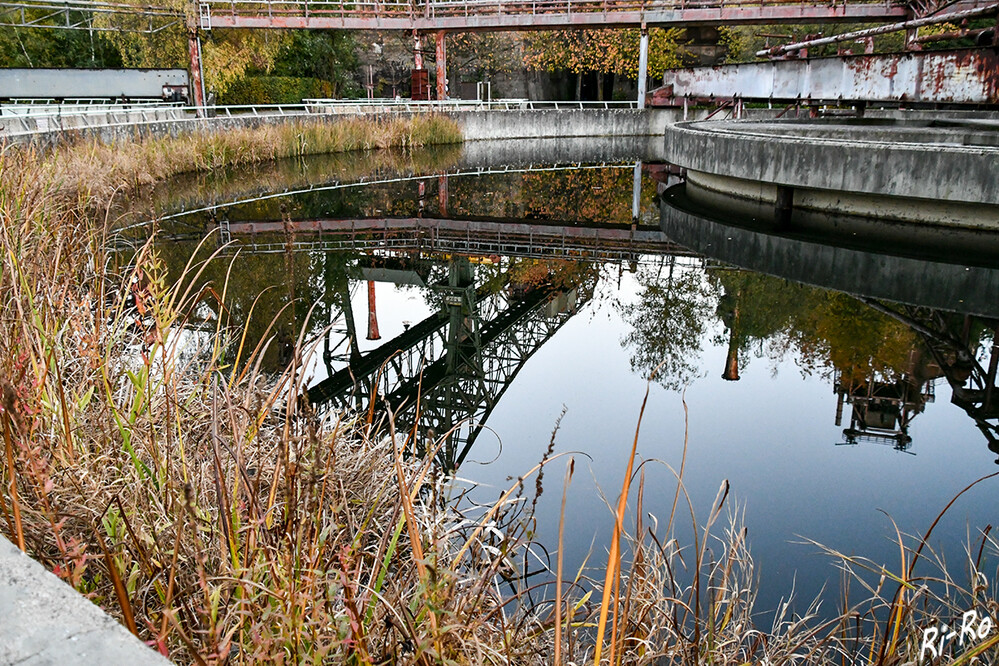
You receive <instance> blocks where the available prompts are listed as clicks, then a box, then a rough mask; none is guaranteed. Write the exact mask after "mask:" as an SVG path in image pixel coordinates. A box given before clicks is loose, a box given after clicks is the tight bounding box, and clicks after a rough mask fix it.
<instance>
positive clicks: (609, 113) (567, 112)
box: [448, 109, 682, 141]
mask: <svg viewBox="0 0 999 666" xmlns="http://www.w3.org/2000/svg"><path fill="white" fill-rule="evenodd" d="M681 114H682V112H681ZM448 115H449V116H450V117H451V118H453V119H454V120H455V121H456V122H457V123H458V124H459V125H460V126H461V129H462V133H463V134H464V136H465V140H466V141H480V140H490V139H540V138H565V137H583V136H662V135H663V133H664V132H665V131H666V125H667V124H668V123H669V122H671V121H675V120H678V119H679V118H678V116H677V110H676V109H559V110H537V111H532V110H511V111H458V112H453V113H449V114H448Z"/></svg>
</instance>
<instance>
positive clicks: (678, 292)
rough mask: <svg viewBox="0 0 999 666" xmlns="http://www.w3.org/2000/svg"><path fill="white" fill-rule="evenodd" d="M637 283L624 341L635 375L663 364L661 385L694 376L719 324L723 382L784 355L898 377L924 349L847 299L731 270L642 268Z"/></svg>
mask: <svg viewBox="0 0 999 666" xmlns="http://www.w3.org/2000/svg"><path fill="white" fill-rule="evenodd" d="M637 280H638V283H639V285H640V290H639V293H638V299H637V301H636V302H634V303H630V304H625V305H622V306H620V309H621V313H622V315H623V317H624V319H625V320H626V321H627V322H628V323H629V324H631V326H632V327H633V330H632V331H631V332H630V333H629V334H628V335H627V336H626V337H625V339H624V341H623V343H622V344H623V345H624V346H625V347H628V348H631V349H632V357H631V365H632V368H633V369H634V370H635V371H638V372H641V373H643V374H648V373H649V372H650V371H651V370H652V369H653V368H655V367H656V366H657V365H659V364H660V363H664V365H663V367H662V369H661V370H660V372H659V376H658V381H659V383H661V384H662V385H664V386H666V387H668V388H674V389H675V388H679V387H681V386H683V385H684V384H686V383H688V382H690V381H691V380H692V379H694V378H696V377H697V376H698V374H700V372H699V367H698V360H699V356H700V353H701V345H702V340H703V338H704V335H705V334H706V332H707V331H708V329H709V328H710V327H711V326H712V324H713V323H714V322H715V320H716V319H717V321H720V322H721V323H722V324H723V325H724V327H725V329H724V330H725V332H724V334H719V335H716V336H715V338H714V340H713V342H714V343H715V344H724V345H727V346H728V347H729V359H728V363H727V365H726V367H725V368H724V369H723V370H724V372H723V376H724V377H726V378H727V379H737V378H738V376H739V372H740V370H744V369H745V367H746V366H747V364H748V363H749V361H750V358H751V357H753V356H755V357H757V358H763V357H765V358H768V359H770V360H771V361H772V362H774V363H775V364H776V362H779V361H781V360H783V359H785V358H786V357H787V355H788V354H791V355H793V357H794V360H795V362H796V363H797V365H798V366H799V367H800V368H801V371H802V373H803V374H806V375H807V374H811V373H813V372H822V373H829V374H830V375H833V374H835V375H836V377H837V380H838V381H839V380H842V381H847V382H854V383H856V382H863V381H873V380H875V379H876V380H878V381H895V380H897V379H899V378H900V377H901V376H902V375H903V374H905V373H908V372H910V370H911V367H910V366H911V364H912V358H913V354H914V353H916V352H917V351H919V350H920V349H921V344H920V342H919V340H918V338H917V336H916V335H915V334H914V333H913V331H912V330H911V329H909V328H908V327H906V326H903V325H902V324H900V323H899V322H897V321H895V320H893V319H891V318H890V317H888V316H885V315H884V314H882V313H880V312H877V311H875V310H873V309H871V308H870V307H868V306H867V305H865V304H863V303H861V302H860V301H858V300H856V299H854V298H853V297H851V296H848V295H846V294H840V293H837V292H831V291H827V290H824V289H819V288H815V287H808V286H805V285H800V284H795V283H790V282H788V281H786V280H783V279H780V278H774V277H770V276H767V275H762V274H759V273H752V272H748V271H741V270H735V269H728V268H709V269H707V271H704V270H702V269H700V268H689V267H686V268H684V267H679V266H674V265H660V266H658V267H643V268H641V269H640V270H639V272H638V275H637Z"/></svg>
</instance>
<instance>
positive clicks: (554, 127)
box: [0, 109, 682, 148]
mask: <svg viewBox="0 0 999 666" xmlns="http://www.w3.org/2000/svg"><path fill="white" fill-rule="evenodd" d="M136 113H138V112H136ZM411 115H413V114H412V113H380V114H366V115H365V117H368V118H376V119H378V118H398V117H409V116H411ZM444 115H446V116H448V117H450V118H452V119H454V120H455V122H457V123H458V125H459V126H460V127H461V129H462V133H463V134H464V137H465V140H466V141H480V140H491V139H538V138H564V137H585V136H662V135H663V133H664V132H665V131H666V126H667V124H668V123H669V122H673V121H676V120H679V119H680V118H681V117H682V112H681V111H679V110H678V109H559V110H554V109H551V110H527V109H523V110H489V111H483V110H469V111H447V112H445V113H444ZM344 117H345V116H344V115H341V114H329V115H318V114H310V113H305V112H304V111H303V112H301V113H288V114H283V115H261V116H253V115H236V116H220V117H215V118H194V117H193V116H188V117H177V114H176V112H174V111H171V112H169V115H167V114H164V117H161V118H154V119H152V120H150V121H143V120H142V119H141V117H140V116H138V115H134V117H129V118H127V119H125V120H123V121H116V122H113V123H107V124H100V125H97V124H96V123H92V124H94V125H96V126H92V127H81V126H80V125H81V123H80V121H79V119H74V118H72V117H71V116H65V117H64V118H62V119H61V120H60V119H55V118H53V119H47V120H46V127H42V128H39V129H40V131H36V132H33V133H30V134H12V135H11V136H10V138H9V140H10V141H14V142H19V143H34V144H35V145H38V146H41V147H44V148H51V147H52V146H55V145H57V144H59V143H61V142H64V141H67V140H70V141H73V140H78V139H96V140H98V141H102V142H104V143H114V142H119V141H124V140H129V139H136V138H144V137H165V136H173V137H176V136H179V135H181V134H184V133H187V132H195V131H208V132H224V131H227V130H230V129H236V128H245V127H260V126H263V125H278V124H282V123H286V122H298V121H315V122H335V121H338V120H341V119H343V118H344ZM346 117H351V116H346ZM9 123H12V124H10V125H9V126H8V127H7V128H6V130H7V132H10V133H16V132H19V131H22V129H21V128H22V126H21V125H20V121H19V120H14V119H11V120H10V121H9ZM0 138H2V134H0Z"/></svg>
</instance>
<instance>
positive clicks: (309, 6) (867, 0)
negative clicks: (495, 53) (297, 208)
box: [199, 0, 906, 18]
mask: <svg viewBox="0 0 999 666" xmlns="http://www.w3.org/2000/svg"><path fill="white" fill-rule="evenodd" d="M199 4H200V5H201V6H202V7H204V8H209V12H210V8H211V7H217V8H219V11H220V13H222V14H235V13H237V11H239V12H240V13H244V12H245V13H250V14H252V13H254V12H256V13H266V14H284V15H287V14H292V13H294V14H301V13H302V12H303V11H306V12H308V14H312V15H318V14H324V13H326V14H329V13H334V14H339V15H359V14H360V15H370V16H415V15H424V16H427V17H429V18H433V17H436V16H438V15H440V16H474V15H479V14H552V13H569V14H572V13H592V12H599V13H605V14H613V13H617V12H633V11H649V10H651V9H698V8H712V9H714V8H726V7H746V6H770V5H775V4H778V5H781V4H782V5H789V6H793V5H805V6H828V4H829V3H828V0H413V2H382V1H381V0H375V1H371V0H359V1H357V2H350V3H346V2H343V0H200V3H199ZM838 4H839V3H838ZM842 4H844V5H845V4H854V5H878V4H887V5H898V6H902V5H905V4H906V2H905V0H842ZM223 7H224V8H225V9H224V10H223V9H222V8H223ZM237 8H238V10H237Z"/></svg>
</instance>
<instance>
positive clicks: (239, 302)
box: [158, 242, 357, 372]
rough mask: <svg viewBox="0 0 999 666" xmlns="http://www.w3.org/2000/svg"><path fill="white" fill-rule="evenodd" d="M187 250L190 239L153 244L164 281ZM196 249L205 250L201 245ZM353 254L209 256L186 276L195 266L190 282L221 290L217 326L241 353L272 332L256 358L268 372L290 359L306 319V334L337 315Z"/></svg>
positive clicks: (176, 273)
mask: <svg viewBox="0 0 999 666" xmlns="http://www.w3.org/2000/svg"><path fill="white" fill-rule="evenodd" d="M193 251H194V245H193V244H191V243H169V242H167V243H163V244H161V245H160V246H158V252H159V253H160V257H161V258H162V259H163V261H164V263H165V265H166V270H167V278H168V280H169V281H170V282H175V281H177V280H178V279H180V277H181V276H182V275H183V273H184V266H185V265H186V263H187V261H188V258H189V257H190V256H191V253H192V252H193ZM201 252H202V254H203V255H204V256H205V257H207V256H208V253H209V251H208V250H207V249H205V248H203V249H202V251H201ZM356 259H357V256H356V255H353V254H350V253H334V252H327V253H322V254H315V253H308V252H294V251H293V250H291V249H289V251H288V252H284V253H281V254H239V255H236V256H235V257H233V256H231V255H224V256H219V257H216V258H215V259H213V260H211V261H209V262H208V263H207V264H206V265H205V266H204V268H203V269H200V267H196V268H195V269H194V270H189V271H188V276H187V278H186V279H187V280H191V279H192V278H193V277H194V274H195V273H196V272H197V271H198V270H199V269H200V270H201V273H200V275H198V277H197V281H196V287H198V288H201V287H202V286H203V285H204V286H211V287H212V288H213V289H214V290H215V292H216V293H218V294H223V293H224V294H225V312H223V313H221V315H222V322H223V328H230V330H232V331H233V336H232V337H233V343H234V344H239V343H240V338H243V339H242V343H241V344H242V347H243V355H244V358H245V356H246V355H247V354H249V353H250V352H251V351H252V350H253V349H255V348H256V347H257V346H258V345H259V344H261V342H263V343H264V344H266V343H267V341H268V339H272V338H273V340H272V341H271V343H270V345H269V346H268V348H267V351H266V353H265V354H264V356H263V361H262V363H261V368H262V369H263V370H264V371H265V372H272V371H276V370H279V369H281V368H282V367H283V366H284V365H285V364H286V363H287V362H288V360H290V359H289V358H288V351H289V348H290V346H291V345H292V344H294V342H295V341H296V340H297V339H298V337H299V334H300V333H301V332H302V329H303V327H306V325H307V328H306V331H305V334H306V337H310V336H312V335H314V334H315V333H317V332H318V331H320V330H322V329H323V328H324V327H326V326H328V325H329V323H330V321H331V320H332V319H335V318H336V317H337V316H338V315H339V313H340V311H341V308H342V302H341V301H342V299H343V298H344V296H343V294H344V293H345V290H346V288H347V276H348V268H349V266H352V265H353V264H354V263H355V262H356ZM203 302H204V304H205V306H207V307H209V308H211V310H212V317H217V316H219V314H220V313H219V312H218V305H217V303H215V302H213V301H210V300H206V301H203ZM313 304H316V307H315V308H314V309H313V308H312V306H313ZM310 310H312V313H311V316H310ZM233 354H235V349H233Z"/></svg>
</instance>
